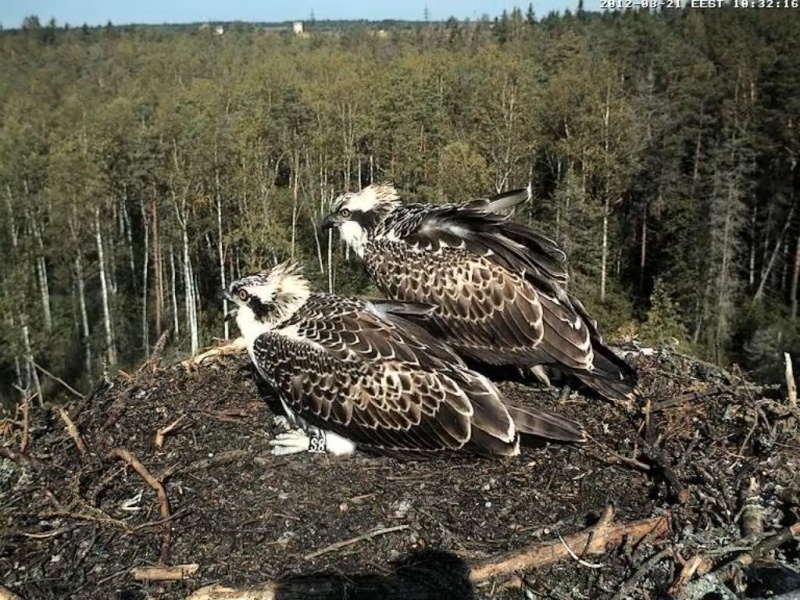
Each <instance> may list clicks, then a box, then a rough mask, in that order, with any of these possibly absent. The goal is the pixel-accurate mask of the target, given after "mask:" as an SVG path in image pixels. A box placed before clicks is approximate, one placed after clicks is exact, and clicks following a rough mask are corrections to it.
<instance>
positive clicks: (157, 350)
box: [136, 329, 171, 375]
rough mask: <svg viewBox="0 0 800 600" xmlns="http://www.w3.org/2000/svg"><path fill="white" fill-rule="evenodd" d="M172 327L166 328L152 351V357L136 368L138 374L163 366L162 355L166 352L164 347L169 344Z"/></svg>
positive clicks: (153, 370)
mask: <svg viewBox="0 0 800 600" xmlns="http://www.w3.org/2000/svg"><path fill="white" fill-rule="evenodd" d="M170 331H171V330H170V329H166V330H165V331H164V333H162V334H161V335H160V336H159V338H158V341H157V342H156V345H155V346H153V352H151V353H150V358H148V359H147V360H146V361H144V362H143V363H142V365H141V366H140V367H139V368H138V369H137V370H136V374H137V375H139V374H140V373H142V372H144V371H145V370H146V369H148V368H149V369H150V370H151V371H152V372H155V371H157V370H158V368H159V367H160V366H161V355H162V354H163V353H164V348H166V346H167V340H168V339H169V334H170Z"/></svg>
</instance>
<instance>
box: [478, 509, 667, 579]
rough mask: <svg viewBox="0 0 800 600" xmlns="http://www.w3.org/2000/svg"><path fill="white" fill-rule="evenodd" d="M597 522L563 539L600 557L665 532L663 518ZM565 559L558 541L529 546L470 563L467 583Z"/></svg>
mask: <svg viewBox="0 0 800 600" xmlns="http://www.w3.org/2000/svg"><path fill="white" fill-rule="evenodd" d="M605 521H606V520H605V519H601V522H600V523H598V525H597V526H595V527H593V528H590V529H588V530H585V531H582V532H579V533H575V534H573V535H570V536H567V537H566V538H564V541H565V543H566V545H568V546H570V547H571V548H585V550H584V552H583V554H584V555H598V554H604V553H605V552H606V550H607V547H608V546H609V545H614V546H618V545H620V544H621V543H622V542H623V540H624V539H626V538H627V539H628V540H630V541H631V542H632V543H636V542H638V540H640V539H641V538H643V537H644V536H646V535H648V534H650V533H651V532H652V533H653V536H654V537H658V536H661V535H663V534H664V533H666V532H667V530H668V529H669V525H668V523H667V519H666V518H665V517H652V518H649V519H643V520H641V521H634V522H632V523H620V524H614V523H613V521H612V520H608V521H607V522H605ZM568 556H569V552H567V550H566V548H565V544H562V543H561V542H560V541H555V542H547V543H543V544H533V545H531V546H528V547H527V548H523V549H522V550H516V551H514V552H511V553H508V554H505V555H502V556H500V557H492V558H489V559H484V560H481V561H476V562H474V563H473V564H472V565H471V567H472V571H471V573H470V580H471V581H473V582H477V581H482V580H484V579H488V578H490V577H496V576H498V575H507V574H509V573H513V572H515V571H523V570H527V569H531V568H536V567H543V566H546V565H550V564H552V563H554V562H557V561H559V560H562V559H564V558H566V557H568Z"/></svg>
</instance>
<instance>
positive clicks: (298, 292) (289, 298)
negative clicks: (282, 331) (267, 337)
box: [222, 261, 311, 342]
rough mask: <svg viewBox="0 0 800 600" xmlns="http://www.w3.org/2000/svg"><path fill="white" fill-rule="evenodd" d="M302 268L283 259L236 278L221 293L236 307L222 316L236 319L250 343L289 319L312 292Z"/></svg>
mask: <svg viewBox="0 0 800 600" xmlns="http://www.w3.org/2000/svg"><path fill="white" fill-rule="evenodd" d="M301 271H302V267H300V266H299V265H298V264H297V263H295V262H293V261H286V262H283V263H281V264H278V265H275V266H274V267H272V268H271V269H266V270H264V271H261V272H260V273H256V274H254V275H248V276H247V277H243V278H241V279H237V280H236V281H234V282H233V283H231V284H230V285H229V286H228V289H226V290H223V292H222V296H223V297H224V298H225V299H226V300H229V301H230V302H233V304H234V305H235V307H234V308H233V309H232V310H230V311H229V312H228V314H227V315H226V316H225V319H226V320H228V319H232V318H234V317H235V318H236V324H237V325H238V326H239V330H240V331H241V332H242V335H243V336H244V338H245V340H246V341H248V342H252V341H253V340H255V338H257V337H258V336H259V335H261V334H262V333H265V332H267V331H270V330H271V329H274V328H275V327H278V326H280V324H281V323H283V322H284V321H286V320H287V319H289V317H291V316H292V315H293V314H294V313H295V312H297V310H298V309H300V308H301V307H302V306H303V304H305V302H306V300H308V297H309V295H310V294H311V291H310V288H309V285H308V280H307V279H306V278H305V277H304V276H303V274H302V272H301Z"/></svg>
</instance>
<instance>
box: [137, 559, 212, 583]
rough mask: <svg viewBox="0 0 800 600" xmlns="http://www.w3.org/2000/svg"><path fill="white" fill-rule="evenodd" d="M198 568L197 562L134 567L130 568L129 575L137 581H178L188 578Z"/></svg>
mask: <svg viewBox="0 0 800 600" xmlns="http://www.w3.org/2000/svg"><path fill="white" fill-rule="evenodd" d="M199 568H200V565H198V564H197V563H191V564H188V565H174V566H172V567H134V568H133V569H131V577H133V578H134V579H135V580H137V581H142V580H147V581H180V580H182V579H189V578H190V577H191V576H192V575H194V574H195V573H196V572H197V569H199Z"/></svg>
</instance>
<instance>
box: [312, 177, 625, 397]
mask: <svg viewBox="0 0 800 600" xmlns="http://www.w3.org/2000/svg"><path fill="white" fill-rule="evenodd" d="M530 196H531V194H530V189H529V188H528V189H520V190H514V191H510V192H506V193H503V194H499V195H497V196H494V197H491V198H483V199H477V200H471V201H468V202H463V203H460V204H442V205H430V204H411V203H403V202H402V201H401V200H400V197H399V195H398V194H397V191H396V190H395V188H394V187H393V186H392V185H389V184H373V185H370V186H368V187H366V188H364V189H363V190H361V191H360V192H357V193H345V194H342V195H340V196H338V197H337V198H335V199H334V200H333V201H332V202H331V209H330V214H329V215H328V216H327V217H325V219H324V220H323V222H322V227H323V228H326V229H327V228H331V227H336V228H338V229H339V232H340V235H341V237H342V239H343V240H344V241H345V242H346V243H347V244H348V245H349V246H350V248H351V249H353V250H354V251H355V253H356V254H358V256H359V257H361V259H362V260H363V262H364V265H365V267H366V270H367V273H368V274H369V276H370V277H371V279H372V281H373V282H374V283H375V285H376V286H377V287H378V288H379V289H380V290H381V291H382V292H383V293H384V294H385V295H386V296H387V297H388V298H389V299H391V300H397V301H413V302H419V303H426V304H429V305H431V306H432V307H433V308H432V312H431V314H430V315H429V316H428V317H426V321H427V325H426V327H428V328H429V329H430V330H431V331H432V332H434V331H435V332H436V333H437V334H438V335H441V336H443V338H444V341H445V342H446V343H447V344H449V345H450V346H451V347H452V348H453V349H454V350H455V351H456V352H458V353H459V354H460V355H461V356H463V357H466V358H468V359H470V360H472V361H473V362H477V363H479V364H485V365H501V366H513V367H518V368H522V369H523V370H525V369H532V370H533V371H534V373H536V374H537V375H539V376H540V378H543V379H545V380H546V381H547V374H546V373H545V372H544V371H543V367H546V368H547V369H548V370H551V371H552V370H555V371H557V372H562V373H563V372H566V373H568V374H572V375H573V376H574V377H576V378H577V379H579V380H580V381H581V382H583V383H584V384H585V385H587V386H588V387H589V388H591V389H593V390H594V391H595V392H597V393H599V394H600V395H601V396H604V397H606V398H608V399H611V400H615V401H623V402H628V401H629V400H630V399H631V398H632V397H633V393H634V392H633V391H634V388H635V384H636V373H635V371H634V370H633V369H632V368H631V366H630V365H628V364H627V363H626V362H625V361H624V360H622V359H621V358H619V357H618V356H617V355H616V354H615V353H614V352H613V350H611V349H610V348H609V347H608V346H606V345H605V343H604V342H603V339H602V337H601V335H600V333H599V332H598V330H597V325H596V322H595V321H594V320H592V319H591V318H590V317H589V315H588V314H587V313H586V310H585V308H584V306H583V305H582V304H581V303H580V301H578V299H577V298H574V297H572V296H571V295H570V294H568V293H567V292H566V289H565V288H566V284H567V281H568V278H569V276H568V273H567V264H566V263H567V261H566V256H565V254H564V252H563V251H562V250H561V249H560V248H559V247H558V245H557V244H556V243H555V242H554V241H553V240H551V239H548V238H547V237H545V236H544V235H542V234H540V233H537V232H536V231H534V230H532V229H531V228H529V227H526V226H524V225H521V224H519V223H516V222H514V221H513V220H511V218H510V215H506V214H503V211H507V210H508V209H512V211H513V209H514V208H515V207H517V206H519V205H520V204H522V203H524V202H527V201H528V200H529V199H530Z"/></svg>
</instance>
